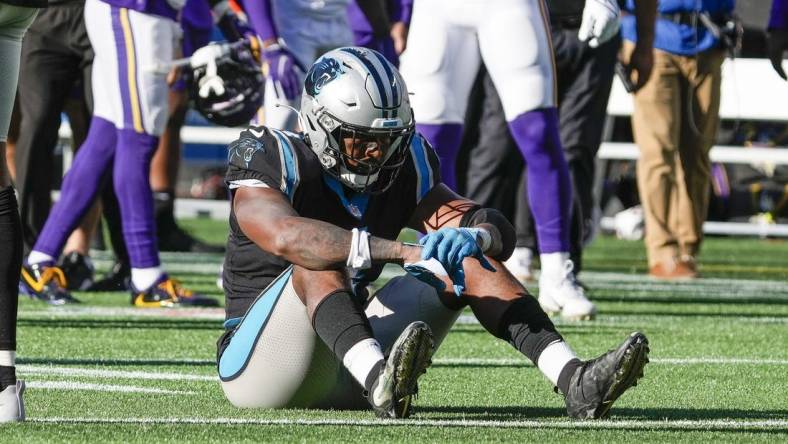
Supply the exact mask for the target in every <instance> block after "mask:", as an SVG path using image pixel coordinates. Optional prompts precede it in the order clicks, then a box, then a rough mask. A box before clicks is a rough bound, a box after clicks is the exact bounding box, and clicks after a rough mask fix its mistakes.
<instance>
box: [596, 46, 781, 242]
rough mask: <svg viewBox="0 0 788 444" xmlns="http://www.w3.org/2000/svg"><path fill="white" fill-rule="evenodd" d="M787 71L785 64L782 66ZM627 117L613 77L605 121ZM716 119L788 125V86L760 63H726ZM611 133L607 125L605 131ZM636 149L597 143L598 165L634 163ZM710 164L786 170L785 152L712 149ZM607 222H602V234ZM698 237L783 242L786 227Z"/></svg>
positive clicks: (741, 226)
mask: <svg viewBox="0 0 788 444" xmlns="http://www.w3.org/2000/svg"><path fill="white" fill-rule="evenodd" d="M784 65H786V66H788V63H784ZM632 111H633V100H632V96H631V95H630V94H628V93H627V92H626V90H625V89H624V85H623V84H622V83H621V81H620V80H619V79H618V78H617V77H616V79H615V81H614V82H613V89H612V91H611V93H610V101H609V102H608V106H607V113H608V119H612V118H615V117H629V116H631V115H632ZM720 117H721V118H722V119H729V120H736V119H741V120H764V121H777V122H786V124H788V82H786V81H784V80H783V79H781V78H780V77H779V76H778V75H777V74H776V73H775V72H774V70H773V69H772V66H771V64H770V63H769V61H768V60H766V59H736V60H730V59H728V60H726V61H725V63H724V64H723V66H722V88H721V101H720ZM606 126H607V128H608V131H606V132H608V133H609V129H610V128H612V125H611V124H610V122H608V125H606ZM638 154H639V152H638V148H637V146H636V145H635V144H634V143H621V142H603V143H602V145H601V146H600V147H599V154H598V157H599V159H602V160H615V159H622V160H635V159H637V158H638ZM709 155H710V157H711V160H712V162H720V163H745V164H751V163H759V162H769V163H773V164H788V147H776V148H757V147H748V148H745V147H740V146H738V147H737V146H725V145H715V146H714V147H712V149H711V152H710V154H709ZM611 223H612V221H611V220H603V221H602V226H603V228H604V227H606V226H610V224H611ZM703 231H704V232H705V233H709V234H732V235H751V236H788V226H786V225H767V224H748V223H734V222H706V223H705V224H704V225H703Z"/></svg>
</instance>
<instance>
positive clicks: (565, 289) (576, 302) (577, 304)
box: [539, 260, 596, 321]
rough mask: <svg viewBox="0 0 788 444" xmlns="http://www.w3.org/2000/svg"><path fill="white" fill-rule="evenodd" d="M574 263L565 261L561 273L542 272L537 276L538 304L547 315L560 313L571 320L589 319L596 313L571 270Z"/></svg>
mask: <svg viewBox="0 0 788 444" xmlns="http://www.w3.org/2000/svg"><path fill="white" fill-rule="evenodd" d="M573 269H574V264H573V263H572V261H571V260H568V261H566V262H565V266H564V270H563V275H562V276H561V275H558V276H556V275H554V274H553V275H549V274H548V273H544V272H543V273H542V274H541V276H540V278H539V305H541V306H542V309H543V310H544V311H545V312H546V313H547V314H548V315H551V316H552V315H555V314H558V313H561V316H562V317H563V318H564V319H567V320H572V321H586V320H591V319H593V318H594V315H596V307H594V304H593V303H592V302H591V301H589V300H588V298H587V297H586V295H585V291H584V290H583V287H581V286H580V284H579V283H578V282H577V279H575V274H574V273H573V272H572V270H573Z"/></svg>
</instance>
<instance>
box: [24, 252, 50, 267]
mask: <svg viewBox="0 0 788 444" xmlns="http://www.w3.org/2000/svg"><path fill="white" fill-rule="evenodd" d="M42 262H55V258H53V257H52V256H50V255H48V254H46V253H42V252H40V251H36V250H33V251H31V252H30V254H29V255H28V256H27V263H28V264H30V265H35V264H40V263H42Z"/></svg>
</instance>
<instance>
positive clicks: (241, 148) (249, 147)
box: [227, 137, 265, 168]
mask: <svg viewBox="0 0 788 444" xmlns="http://www.w3.org/2000/svg"><path fill="white" fill-rule="evenodd" d="M258 151H262V152H265V147H264V146H263V144H262V142H260V141H259V140H255V139H252V138H250V137H244V138H242V139H239V140H237V141H235V142H234V143H233V144H232V145H230V150H229V152H228V154H227V161H228V162H229V163H232V162H233V159H242V160H243V162H244V164H245V166H246V168H249V162H251V161H252V157H254V155H255V153H257V152H258Z"/></svg>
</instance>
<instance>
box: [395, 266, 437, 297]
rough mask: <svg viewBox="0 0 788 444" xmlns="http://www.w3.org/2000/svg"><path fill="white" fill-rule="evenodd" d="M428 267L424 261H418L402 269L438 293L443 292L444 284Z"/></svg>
mask: <svg viewBox="0 0 788 444" xmlns="http://www.w3.org/2000/svg"><path fill="white" fill-rule="evenodd" d="M428 267H429V264H426V263H425V261H420V262H416V263H413V264H405V265H404V266H403V267H402V268H404V269H405V271H407V272H408V273H410V274H411V275H412V276H413V277H415V278H416V279H418V280H420V281H422V282H424V283H425V284H427V285H429V286H430V287H432V288H434V289H436V290H438V291H443V290H445V289H446V284H444V283H443V281H442V280H440V278H439V277H438V276H437V275H436V273H435V272H434V271H433V270H430V269H429V268H428Z"/></svg>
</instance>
